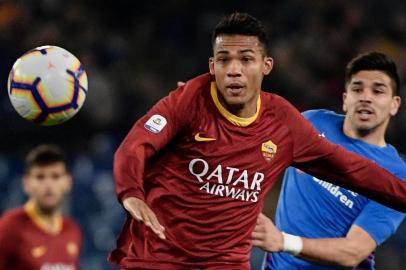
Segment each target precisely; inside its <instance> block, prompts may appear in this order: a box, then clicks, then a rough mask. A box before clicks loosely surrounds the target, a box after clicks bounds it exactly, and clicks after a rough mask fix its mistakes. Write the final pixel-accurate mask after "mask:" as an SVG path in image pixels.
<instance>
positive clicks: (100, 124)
mask: <svg viewBox="0 0 406 270" xmlns="http://www.w3.org/2000/svg"><path fill="white" fill-rule="evenodd" d="M235 10H238V11H245V12H248V13H251V14H252V15H254V16H256V17H257V18H259V19H260V20H262V21H263V22H264V23H265V24H266V25H267V27H268V29H269V33H270V36H271V53H272V56H273V58H274V60H275V66H274V70H273V72H272V73H271V75H270V76H269V77H268V78H267V79H266V80H265V83H264V87H263V88H264V89H267V90H270V91H272V92H276V93H278V94H280V95H282V96H284V97H285V98H287V99H288V100H290V101H291V102H292V103H293V104H295V105H296V106H297V107H298V108H299V109H300V110H307V109H311V108H329V109H333V110H336V111H338V112H341V93H342V90H343V88H344V86H343V80H344V68H345V64H346V63H347V62H348V60H349V59H351V58H352V57H353V56H355V55H356V54H357V53H359V52H363V51H367V50H378V51H382V52H385V53H387V54H388V55H390V56H391V57H392V58H394V59H395V60H396V62H397V64H398V68H399V73H400V76H401V80H402V90H401V95H402V97H403V98H404V100H406V95H405V93H404V92H405V90H406V87H405V85H406V5H405V2H404V0H397V1H395V0H386V1H381V0H368V1H367V0H364V1H346V0H313V1H305V0H289V1H288V0H285V1H258V0H251V1H204V2H203V1H202V2H201V3H200V2H199V3H198V2H196V1H186V0H178V1H175V0H169V1H156V0H152V1H130V0H128V1H124V0H114V1H113V0H103V1H95V0H75V1H63V0H25V1H22V0H0V89H1V91H0V123H1V126H0V130H1V132H0V213H1V212H3V211H4V210H5V209H7V208H10V207H15V206H17V205H20V204H21V203H23V202H24V200H25V197H24V195H23V193H22V191H21V188H20V177H21V174H22V166H23V164H22V161H21V159H22V158H23V157H24V154H25V153H26V152H27V151H28V150H29V149H30V148H32V147H33V146H35V145H37V144H38V143H46V142H47V143H49V142H51V143H57V144H59V145H61V146H62V147H63V149H64V150H65V151H67V154H68V157H69V160H70V168H71V170H72V173H73V175H74V179H75V182H74V188H73V191H72V194H71V196H70V197H69V200H68V201H67V203H66V212H67V213H68V214H69V215H71V216H73V217H74V218H75V219H76V220H77V221H78V222H79V223H80V225H81V226H82V228H83V231H84V233H85V236H86V238H85V246H84V250H83V251H82V260H81V262H82V263H81V264H82V269H112V268H111V267H110V266H108V265H107V263H106V255H107V253H108V251H109V250H111V249H112V248H113V247H114V244H115V237H116V235H117V232H118V231H119V229H120V227H121V225H122V221H123V212H122V210H121V208H120V206H119V205H118V203H117V201H116V197H115V195H114V186H113V181H112V173H111V168H112V157H113V153H114V150H115V149H116V147H117V145H118V143H119V142H120V141H121V140H122V139H123V136H124V135H125V134H126V133H127V132H128V130H129V129H130V127H131V126H132V124H133V123H134V121H135V120H136V119H137V118H138V117H139V116H141V115H142V114H144V113H145V112H146V111H147V110H148V108H149V107H150V106H151V105H152V104H154V103H155V102H156V101H157V100H158V99H159V98H161V97H163V96H164V95H166V94H167V93H168V92H169V90H171V89H174V88H175V86H176V82H177V81H178V80H187V79H188V78H192V77H194V76H195V75H198V74H201V73H204V72H206V71H207V70H208V64H207V59H208V57H209V56H210V55H211V44H210V33H211V30H212V28H213V27H214V26H215V24H216V22H217V21H218V20H219V18H220V17H221V16H222V15H224V14H227V13H229V12H232V11H235ZM46 44H51V45H57V46H60V47H63V48H65V49H67V50H69V51H70V52H72V53H73V54H75V55H76V56H77V57H78V58H79V59H80V60H81V62H82V63H83V65H84V67H85V69H86V71H87V74H88V76H89V92H88V96H87V100H86V102H85V105H84V107H83V108H82V110H81V111H80V113H79V114H78V115H77V116H75V117H74V118H73V119H71V120H70V121H68V122H67V123H65V124H63V125H61V126H56V127H47V128H45V127H39V126H37V125H35V124H32V123H29V122H27V121H25V120H23V119H22V118H20V117H19V116H18V115H17V113H16V112H15V111H14V109H13V108H12V106H11V104H10V102H9V99H8V94H7V91H6V89H7V88H6V83H7V76H8V73H9V71H10V68H11V67H12V64H13V62H14V61H15V60H16V59H17V58H18V57H19V56H21V55H22V54H23V53H24V52H25V51H27V50H29V49H32V48H34V47H37V46H41V45H46ZM404 123H406V105H403V106H402V108H401V110H400V113H399V114H398V116H397V117H396V118H395V119H394V121H393V123H392V125H391V128H390V129H389V134H388V135H389V136H388V141H389V142H390V143H391V144H393V145H394V146H395V147H397V149H398V150H399V151H400V152H403V153H406V140H405V139H404V138H405V136H406V125H405V124H404ZM276 194H277V193H275V192H274V195H273V197H274V198H271V199H270V202H271V203H270V204H273V205H268V206H267V209H266V211H269V212H268V213H271V212H272V209H273V208H274V207H275V205H274V204H275V201H276V199H277V197H276ZM405 263H406V225H405V224H403V225H402V226H401V228H400V229H399V231H398V233H397V235H396V236H395V237H393V238H392V239H391V240H390V241H388V243H386V244H385V245H384V246H383V247H380V248H379V249H378V257H377V269H394V270H396V269H404V268H403V266H404V264H405ZM253 269H255V268H253Z"/></svg>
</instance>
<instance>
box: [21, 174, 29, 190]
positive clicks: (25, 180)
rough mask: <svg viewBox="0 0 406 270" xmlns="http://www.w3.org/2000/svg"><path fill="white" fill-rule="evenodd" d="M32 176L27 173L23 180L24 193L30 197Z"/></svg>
mask: <svg viewBox="0 0 406 270" xmlns="http://www.w3.org/2000/svg"><path fill="white" fill-rule="evenodd" d="M29 181H30V176H29V175H28V174H27V173H26V174H24V175H23V178H22V185H23V190H24V193H25V194H27V195H29V194H30V182H29Z"/></svg>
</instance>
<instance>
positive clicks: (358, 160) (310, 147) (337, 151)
mask: <svg viewBox="0 0 406 270" xmlns="http://www.w3.org/2000/svg"><path fill="white" fill-rule="evenodd" d="M286 125H287V127H288V128H289V129H290V130H291V138H292V140H293V145H294V147H293V153H292V156H293V166H295V167H297V168H299V169H301V170H303V171H305V172H306V173H308V174H311V175H313V176H315V177H317V178H319V179H326V180H327V181H329V182H331V183H334V184H336V185H339V186H341V187H345V188H347V189H350V190H352V191H356V192H358V193H360V194H362V195H364V196H366V197H368V198H371V199H373V200H375V201H378V202H380V203H382V204H384V205H387V206H389V207H392V208H394V209H397V210H400V211H402V212H406V182H405V181H402V180H401V179H399V178H397V177H396V176H394V175H393V174H391V173H389V172H388V171H386V170H385V169H383V168H381V167H379V166H378V165H376V164H375V163H373V162H372V161H370V160H368V159H366V158H363V157H361V156H359V155H357V154H354V153H352V152H350V151H348V150H346V149H344V148H343V147H341V146H339V145H336V144H332V143H330V142H329V141H327V140H326V139H324V138H323V137H321V136H319V134H318V133H317V131H316V130H315V129H314V128H313V127H312V126H311V124H310V123H309V122H307V121H306V120H305V119H304V118H303V116H301V115H300V113H299V112H298V111H297V110H296V109H295V108H294V107H293V106H291V105H290V104H289V105H288V109H287V111H286Z"/></svg>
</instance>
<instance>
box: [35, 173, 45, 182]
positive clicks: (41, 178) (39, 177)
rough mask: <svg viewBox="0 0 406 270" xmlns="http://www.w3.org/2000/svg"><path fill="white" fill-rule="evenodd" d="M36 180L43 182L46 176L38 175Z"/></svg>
mask: <svg viewBox="0 0 406 270" xmlns="http://www.w3.org/2000/svg"><path fill="white" fill-rule="evenodd" d="M35 178H37V180H39V181H42V180H44V179H45V175H43V174H37V175H36V176H35Z"/></svg>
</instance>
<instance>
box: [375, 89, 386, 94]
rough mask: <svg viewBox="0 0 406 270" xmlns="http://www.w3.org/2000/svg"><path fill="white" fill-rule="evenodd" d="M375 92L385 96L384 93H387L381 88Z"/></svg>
mask: <svg viewBox="0 0 406 270" xmlns="http://www.w3.org/2000/svg"><path fill="white" fill-rule="evenodd" d="M373 91H374V94H383V93H385V91H384V90H383V89H381V88H375V89H374V90H373Z"/></svg>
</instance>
